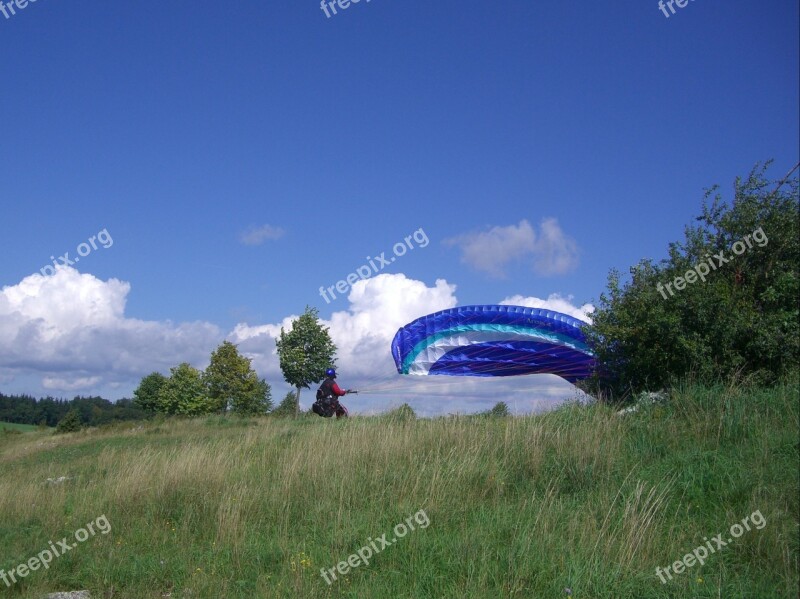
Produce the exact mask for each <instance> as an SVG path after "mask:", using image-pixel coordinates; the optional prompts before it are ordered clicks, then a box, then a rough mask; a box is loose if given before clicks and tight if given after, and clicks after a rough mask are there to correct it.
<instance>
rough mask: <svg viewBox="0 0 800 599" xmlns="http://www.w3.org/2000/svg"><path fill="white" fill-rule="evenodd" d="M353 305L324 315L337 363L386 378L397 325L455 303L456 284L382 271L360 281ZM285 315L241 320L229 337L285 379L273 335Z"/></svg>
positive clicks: (256, 363)
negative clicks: (269, 320)
mask: <svg viewBox="0 0 800 599" xmlns="http://www.w3.org/2000/svg"><path fill="white" fill-rule="evenodd" d="M348 299H349V301H350V308H349V309H348V310H342V311H339V312H334V313H333V314H332V315H331V316H330V318H329V319H328V320H325V319H321V322H322V324H323V325H324V326H326V327H328V328H329V330H330V334H331V338H332V339H333V341H334V342H335V343H336V346H337V348H338V352H337V364H338V365H339V368H340V370H342V372H344V371H346V372H347V373H348V374H349V375H350V376H354V375H359V376H373V377H374V376H376V373H378V374H377V375H378V376H382V377H383V376H386V375H391V374H392V373H393V372H396V371H395V369H394V363H393V362H392V358H391V355H390V353H389V349H388V348H389V344H390V343H391V341H392V338H393V337H394V334H395V333H396V332H397V329H399V328H400V327H402V326H403V325H405V324H406V323H408V322H410V321H412V320H414V319H415V318H419V317H420V316H424V315H425V314H429V313H430V312H435V311H437V310H445V309H447V308H452V307H454V306H455V305H456V302H457V300H456V297H455V285H450V284H448V283H447V281H445V280H443V279H439V280H437V281H436V283H435V284H434V286H433V287H428V286H426V285H425V283H423V282H422V281H415V280H413V279H409V278H407V277H406V276H405V275H404V274H380V275H377V276H375V277H372V278H370V279H364V280H360V281H357V282H356V283H355V284H354V285H353V288H352V289H351V291H350V294H349V296H348ZM297 317H298V315H293V316H287V317H286V318H284V319H283V320H282V321H281V322H280V323H278V324H264V325H258V326H250V325H247V324H238V325H236V327H235V328H234V330H233V331H232V333H231V334H230V335H229V337H228V338H229V340H230V341H232V342H233V343H236V344H238V345H239V349H240V350H241V351H242V352H243V353H245V354H246V355H247V356H248V357H250V358H252V359H253V364H254V366H256V367H258V368H259V370H260V371H263V372H266V373H268V374H269V375H273V376H277V377H278V378H283V377H282V375H281V374H280V368H279V366H278V357H277V354H276V351H275V339H277V338H278V337H279V336H280V331H281V327H283V328H284V329H285V330H287V331H289V330H291V323H292V320H294V319H295V318H297Z"/></svg>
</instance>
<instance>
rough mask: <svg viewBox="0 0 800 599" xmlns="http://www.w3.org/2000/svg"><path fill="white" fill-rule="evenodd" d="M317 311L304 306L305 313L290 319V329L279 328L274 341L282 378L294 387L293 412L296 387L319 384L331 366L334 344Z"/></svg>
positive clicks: (298, 398)
mask: <svg viewBox="0 0 800 599" xmlns="http://www.w3.org/2000/svg"><path fill="white" fill-rule="evenodd" d="M318 314H319V312H318V311H317V309H316V308H310V307H308V306H306V310H305V312H303V314H302V315H301V316H300V317H299V318H297V319H296V320H293V321H292V330H291V331H289V332H288V333H287V332H285V331H284V330H283V327H281V334H280V337H279V338H278V340H277V342H276V345H277V348H278V357H279V359H280V366H281V370H282V371H283V378H284V379H285V380H286V382H287V383H289V384H290V385H292V386H293V387H295V388H296V389H297V397H296V400H295V401H296V403H295V415H297V413H298V412H299V410H300V389H301V388H303V387H305V388H306V389H308V388H309V387H310V386H311V384H312V383H314V384H317V383H320V382H321V381H322V379H324V378H325V371H326V370H327V369H328V368H335V365H334V361H333V359H334V356H335V355H336V345H334V343H333V340H332V339H331V336H330V334H329V333H328V329H327V327H324V326H322V325H321V324H320V322H319V317H318Z"/></svg>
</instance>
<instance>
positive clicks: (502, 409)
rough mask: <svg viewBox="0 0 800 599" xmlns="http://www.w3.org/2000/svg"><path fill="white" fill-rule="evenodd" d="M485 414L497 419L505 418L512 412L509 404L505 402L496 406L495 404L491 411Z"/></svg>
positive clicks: (500, 402) (499, 402)
mask: <svg viewBox="0 0 800 599" xmlns="http://www.w3.org/2000/svg"><path fill="white" fill-rule="evenodd" d="M484 413H485V414H486V415H487V416H494V417H496V418H505V417H506V416H508V415H510V414H511V412H510V411H509V410H508V404H506V402H504V401H498V402H497V403H496V404H494V407H493V408H492V409H491V410H488V411H486V412H484Z"/></svg>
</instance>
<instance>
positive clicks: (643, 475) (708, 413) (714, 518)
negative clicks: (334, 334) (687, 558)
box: [0, 383, 800, 599]
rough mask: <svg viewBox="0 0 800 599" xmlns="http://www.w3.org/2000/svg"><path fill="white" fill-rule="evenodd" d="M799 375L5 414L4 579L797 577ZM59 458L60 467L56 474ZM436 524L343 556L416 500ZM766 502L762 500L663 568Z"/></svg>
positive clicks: (221, 589) (116, 587)
mask: <svg viewBox="0 0 800 599" xmlns="http://www.w3.org/2000/svg"><path fill="white" fill-rule="evenodd" d="M797 399H798V386H797V384H794V383H787V384H785V385H783V386H780V387H777V388H774V389H746V388H739V387H733V388H725V387H719V388H711V389H709V388H703V387H697V386H685V387H683V388H678V389H677V390H676V391H675V392H674V394H673V397H672V399H671V401H670V402H669V403H668V404H667V405H666V406H653V407H651V408H648V409H645V410H643V411H641V412H638V413H635V414H629V415H626V416H624V417H620V416H618V415H617V414H616V413H615V412H614V411H613V410H612V409H610V408H608V407H606V406H602V405H594V406H588V407H587V406H578V405H570V406H565V407H564V408H562V409H560V410H557V411H555V412H552V413H549V414H545V415H541V416H529V417H523V418H487V417H451V418H442V419H434V420H414V419H409V418H393V417H371V418H351V419H349V420H347V421H331V420H323V419H320V418H301V419H299V420H297V421H293V420H280V419H271V418H264V419H259V420H236V419H227V418H208V419H195V420H175V421H166V422H149V423H145V424H138V423H137V424H125V425H117V426H115V427H112V428H108V429H96V430H91V431H85V432H81V433H74V434H68V435H52V434H49V433H46V432H32V433H29V434H26V435H5V436H2V435H0V547H2V550H1V551H0V568H4V569H6V570H9V569H11V568H13V567H15V566H16V565H17V564H19V563H23V562H25V561H27V560H28V559H29V558H31V557H33V556H35V555H36V554H37V553H39V552H40V551H42V550H43V549H46V548H47V547H48V542H49V541H50V540H53V541H56V540H57V539H61V538H62V537H64V536H71V535H72V534H73V531H75V530H76V529H78V528H81V527H83V526H85V525H86V523H88V522H91V521H92V520H94V519H95V518H97V517H98V516H100V515H101V514H105V515H106V516H107V518H108V520H109V522H110V523H111V526H112V530H111V533H110V534H108V535H97V536H94V537H92V538H90V539H89V540H88V541H86V542H84V543H81V544H79V546H78V547H76V548H75V549H74V550H72V551H70V552H69V553H67V554H66V555H64V556H63V557H61V558H58V559H56V560H54V562H53V563H52V565H51V567H50V568H49V569H48V570H41V569H40V570H38V571H36V572H31V573H30V574H29V575H28V576H27V577H26V578H25V579H23V581H21V582H20V583H18V584H16V585H13V587H12V588H6V587H5V585H4V584H3V583H2V581H0V592H2V593H4V594H5V595H7V596H10V597H40V596H41V595H42V594H44V593H45V592H52V591H56V590H75V589H83V588H88V589H90V590H91V591H92V592H93V596H95V597H121V598H126V599H127V598H131V599H136V598H139V597H142V598H144V597H148V598H150V597H153V598H155V597H158V598H161V597H209V598H217V597H219V598H228V597H230V598H236V597H242V598H245V597H246V598H253V597H370V598H381V597H409V598H412V597H413V598H418V597H437V598H438V597H459V598H464V597H469V598H472V597H477V598H480V597H493V598H494V597H548V598H557V597H567V596H568V593H567V589H569V592H570V593H571V596H572V597H575V598H583V597H587V598H590V597H591V598H593V597H598V598H600V597H615V598H617V597H619V598H625V597H631V598H634V597H635V598H637V599H638V598H648V597H653V598H655V597H687V598H688V597H709V598H710V597H759V598H761V597H797V596H798V555H799V554H800V548H799V547H798V496H799V495H800V482H799V480H798V470H797V468H798V461H799V460H800V454H799V453H798V434H800V422H799V421H798V418H799V415H798V402H797ZM60 476H66V477H68V480H66V481H65V482H63V483H61V484H50V483H46V480H47V479H48V478H58V477H60ZM419 510H424V511H425V513H426V514H427V516H428V517H429V519H430V525H429V526H428V527H427V528H425V529H422V528H419V527H418V529H417V530H415V531H413V532H410V533H409V534H408V535H407V536H406V537H404V538H403V539H401V540H398V541H397V542H396V543H395V544H393V545H391V546H390V547H387V548H386V549H384V550H383V551H382V552H380V553H378V554H377V555H375V556H373V558H372V560H371V562H370V563H369V565H361V566H360V567H357V568H354V569H353V570H351V572H349V573H348V574H346V575H341V574H338V573H337V579H336V580H335V581H333V583H332V584H331V585H330V586H329V585H328V584H326V582H325V580H323V578H322V576H321V575H320V568H326V569H328V568H332V567H335V566H336V564H337V563H338V562H341V561H343V560H346V559H347V557H348V556H349V555H351V554H353V553H354V552H356V551H357V550H358V549H359V548H360V547H362V546H364V545H367V543H368V539H376V538H378V537H380V536H381V535H382V534H383V533H388V534H387V537H388V538H391V537H392V536H394V535H393V533H392V529H393V527H394V526H395V525H396V524H398V523H401V522H403V521H404V520H406V518H408V517H409V516H410V515H412V514H414V513H417V512H418V511H419ZM756 510H760V512H761V513H762V514H763V516H764V517H765V518H766V520H767V524H766V526H765V527H764V528H763V529H762V530H755V529H753V530H752V531H750V532H747V533H745V534H744V535H742V537H741V538H739V539H736V540H735V541H734V542H732V543H731V544H730V545H729V546H728V547H726V548H725V549H724V550H721V551H720V552H718V553H716V554H714V555H712V556H711V557H710V558H709V559H708V561H707V563H706V564H705V565H703V566H700V565H695V566H694V567H693V568H691V569H690V570H689V571H687V572H686V573H683V574H677V575H675V576H674V578H673V580H671V581H668V583H667V584H662V583H661V581H660V580H659V578H658V577H656V575H655V568H656V567H658V566H660V567H662V568H663V567H666V566H668V565H670V564H672V563H673V562H675V561H676V560H678V559H680V558H681V557H682V556H683V555H685V554H687V553H690V552H691V550H692V549H694V548H695V547H697V546H698V545H702V544H703V543H704V541H703V537H708V538H711V537H712V536H714V535H716V534H717V533H719V532H723V531H727V530H728V528H729V527H730V525H731V524H734V523H736V522H739V521H741V519H742V518H743V517H745V516H747V515H749V514H751V513H753V512H755V511H756Z"/></svg>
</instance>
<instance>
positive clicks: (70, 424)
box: [56, 408, 83, 433]
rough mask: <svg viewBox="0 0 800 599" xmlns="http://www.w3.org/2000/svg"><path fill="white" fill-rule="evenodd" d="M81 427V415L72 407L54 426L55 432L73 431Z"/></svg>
mask: <svg viewBox="0 0 800 599" xmlns="http://www.w3.org/2000/svg"><path fill="white" fill-rule="evenodd" d="M82 428H83V423H82V422H81V415H80V413H79V412H78V410H77V409H76V408H72V409H71V410H70V411H69V412H67V415H66V416H64V418H62V419H61V422H59V423H58V426H56V432H57V433H74V432H76V431H79V430H81V429H82Z"/></svg>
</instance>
